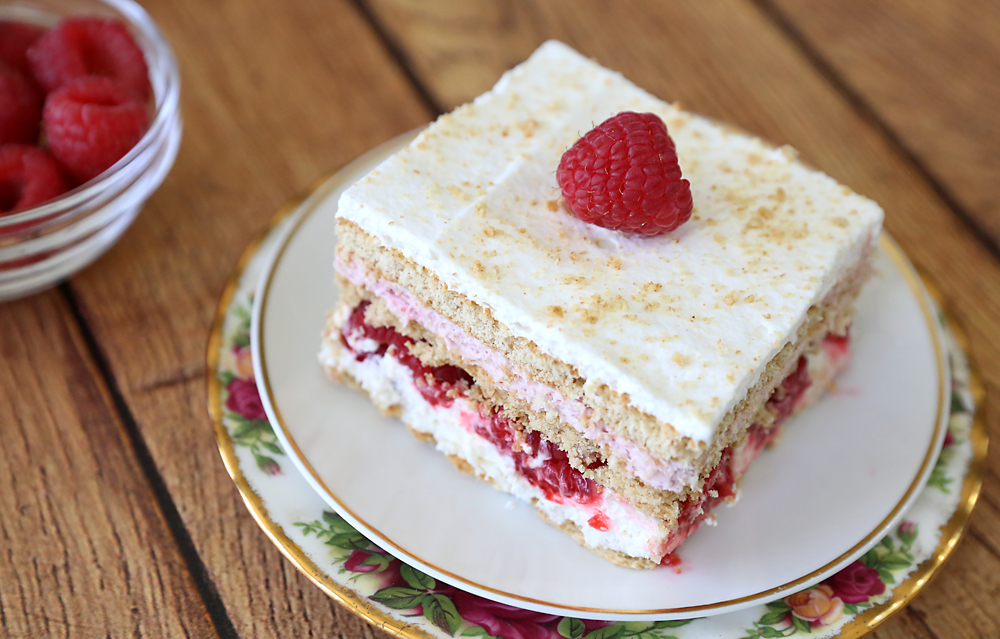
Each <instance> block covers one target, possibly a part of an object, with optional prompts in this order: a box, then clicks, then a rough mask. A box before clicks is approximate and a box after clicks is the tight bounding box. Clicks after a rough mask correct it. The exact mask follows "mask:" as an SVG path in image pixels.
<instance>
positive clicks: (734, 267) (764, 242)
mask: <svg viewBox="0 0 1000 639" xmlns="http://www.w3.org/2000/svg"><path fill="white" fill-rule="evenodd" d="M624 110H634V111H648V112H653V113H656V114H658V115H660V116H661V117H662V118H663V119H664V120H665V121H666V123H667V126H668V128H669V130H670V133H671V135H672V137H673V139H674V141H675V142H676V145H677V150H678V156H679V160H680V164H681V168H682V170H683V173H684V176H685V177H686V178H687V179H688V180H690V182H691V189H692V193H693V196H694V206H695V208H694V215H693V217H692V219H691V220H690V221H689V222H688V223H686V224H685V225H683V226H682V227H681V228H680V229H678V230H677V231H675V232H673V233H670V234H667V235H663V236H659V237H655V238H636V237H631V236H626V235H623V234H621V233H618V232H616V231H609V230H606V229H602V228H599V227H596V226H592V225H589V224H585V223H583V222H581V221H579V220H577V219H576V218H574V217H572V216H570V215H569V214H568V213H566V212H565V211H564V210H563V209H562V208H561V206H560V204H559V200H560V196H559V188H558V185H557V184H556V181H555V169H556V167H557V165H558V163H559V158H560V157H561V155H562V153H563V152H564V151H565V149H567V148H568V147H569V146H570V145H571V144H572V143H573V142H574V141H575V140H576V139H577V138H578V137H579V136H580V135H581V134H582V133H584V132H586V131H587V130H589V129H590V128H591V127H592V126H594V125H595V124H597V123H599V122H601V121H603V120H604V119H606V118H607V117H609V116H611V115H613V114H615V113H617V112H620V111H624ZM338 215H339V216H340V217H343V218H345V219H348V220H351V221H352V222H354V223H355V224H357V225H359V226H360V227H361V228H362V229H363V230H365V231H366V232H368V233H369V234H371V235H373V236H374V237H376V238H377V239H378V240H379V241H380V242H381V243H383V244H384V245H386V246H388V247H391V248H395V249H398V250H399V251H401V252H402V253H403V255H405V256H406V257H407V258H409V259H411V260H413V261H415V262H416V263H418V264H420V265H422V266H424V267H426V268H428V269H430V270H431V271H432V272H434V273H435V275H437V277H438V278H440V279H441V281H443V282H444V283H445V284H446V285H447V286H448V287H449V288H450V289H452V290H455V291H456V292H459V293H461V294H463V295H465V296H467V297H469V298H470V299H472V300H474V301H475V302H477V303H478V304H480V305H482V306H484V307H486V308H488V309H490V311H491V312H492V314H493V316H494V317H495V318H496V319H497V320H498V321H500V322H501V323H503V324H504V325H506V326H507V327H508V328H509V329H511V330H512V331H513V332H515V333H516V334H518V335H521V336H524V337H526V338H528V339H530V340H532V341H534V342H535V343H536V344H537V345H538V346H539V347H540V348H541V349H542V350H543V351H544V352H547V353H548V354H550V355H552V356H553V357H556V358H558V359H560V360H563V361H565V362H567V363H569V364H572V365H573V366H575V367H576V368H577V369H578V370H579V371H580V374H581V375H582V376H583V377H586V378H587V379H588V380H589V383H592V384H606V385H607V386H609V387H610V388H611V389H613V390H615V391H617V392H619V393H622V394H628V396H629V397H630V400H631V402H632V404H633V405H634V406H636V407H637V408H638V409H639V410H642V411H644V412H646V413H648V414H650V415H653V416H654V417H656V418H658V419H659V420H661V421H664V422H667V423H669V424H671V425H672V426H673V427H674V428H675V429H676V430H677V431H678V432H679V433H680V434H682V435H685V436H688V437H691V438H693V439H696V440H701V441H711V440H712V439H713V438H714V437H715V436H717V434H718V433H717V431H718V429H719V425H720V423H721V421H722V419H723V418H724V416H725V415H726V414H727V413H728V412H729V411H730V410H731V409H732V408H733V406H734V405H735V404H736V403H737V402H739V401H740V400H741V399H743V397H745V396H746V393H747V389H749V388H750V387H751V386H752V385H754V384H755V383H756V381H757V380H758V378H759V376H760V374H761V372H762V371H763V369H764V367H765V366H766V365H767V363H768V362H769V361H770V360H771V358H772V357H773V356H774V354H775V353H777V352H778V350H780V349H781V348H782V347H783V346H784V344H785V343H787V342H788V341H789V340H790V339H791V338H792V337H793V336H794V334H795V331H796V329H797V328H798V326H799V325H800V323H801V322H802V321H803V320H804V318H805V313H806V311H807V310H808V308H809V307H810V306H811V305H812V304H814V303H816V302H818V301H819V300H820V299H822V297H823V296H824V295H825V294H826V292H827V291H828V290H830V288H832V286H833V285H834V284H835V283H836V282H837V280H838V279H839V278H840V276H841V275H842V273H843V272H844V271H845V269H847V268H849V267H850V265H851V264H853V263H854V262H855V261H856V260H857V259H858V257H859V256H860V255H861V254H862V252H863V251H864V250H865V247H866V246H871V245H872V244H873V242H874V240H875V238H876V236H877V235H878V232H879V229H880V226H881V221H882V211H881V209H880V208H879V207H878V205H876V204H875V203H874V202H871V201H870V200H868V199H866V198H864V197H861V196H859V195H857V194H854V193H852V192H851V191H849V190H848V189H846V188H845V187H842V186H840V185H839V184H837V183H836V182H835V181H834V180H833V179H831V178H829V177H827V176H825V175H823V174H822V173H819V172H818V171H813V170H810V169H807V168H806V167H805V166H803V165H802V164H801V163H799V162H797V161H796V160H795V158H794V155H793V154H792V153H790V152H786V151H784V150H775V149H773V148H771V147H768V146H767V145H765V144H764V143H763V142H761V141H760V140H758V139H756V138H753V137H750V136H747V135H743V134H740V133H737V132H734V131H732V130H731V129H729V128H727V127H725V126H722V125H719V124H716V123H714V122H711V121H709V120H707V119H705V118H701V117H698V116H694V115H691V114H688V113H685V112H683V111H680V110H679V109H677V108H675V107H673V106H671V105H668V104H666V103H664V102H662V101H660V100H658V99H656V98H654V97H652V96H651V95H649V94H648V93H646V92H644V91H642V90H641V89H639V88H638V87H636V86H635V85H633V84H631V83H630V82H628V81H627V80H625V79H624V78H623V77H622V76H620V75H619V74H617V73H614V72H611V71H608V70H606V69H604V68H602V67H600V66H598V65H597V64H595V63H593V62H591V61H589V60H587V59H586V58H584V57H582V56H580V55H579V54H577V53H576V52H574V51H572V50H571V49H569V48H568V47H566V46H565V45H562V44H559V43H556V42H549V43H546V44H545V45H543V46H542V47H541V48H540V49H539V50H538V51H536V52H535V54H534V55H532V57H531V58H530V59H529V60H528V61H527V62H525V63H524V64H522V65H520V66H518V67H517V68H515V69H513V70H512V71H510V72H508V73H507V74H505V75H504V76H503V78H501V80H500V81H499V82H498V83H497V85H496V86H495V87H494V89H493V90H492V91H490V92H488V93H486V94H484V95H483V96H481V97H479V98H478V99H476V100H475V101H474V102H473V103H471V104H468V105H465V106H463V107H461V108H459V109H458V110H456V111H455V112H454V113H452V114H450V115H446V116H442V117H441V118H439V119H438V121H437V122H435V123H434V124H433V125H431V126H430V127H429V128H428V129H427V130H426V131H424V132H423V133H422V134H421V135H420V136H418V137H417V138H416V139H415V140H414V141H413V143H412V144H410V145H409V146H408V147H407V148H406V149H404V150H402V151H400V152H399V153H397V154H395V155H393V156H392V157H391V158H389V159H388V160H386V161H385V162H384V163H382V164H381V165H380V166H379V167H378V168H376V169H375V170H374V171H372V172H371V173H370V174H369V175H368V176H367V177H365V178H364V179H362V180H361V181H360V182H358V183H357V184H355V185H354V186H352V187H351V188H350V189H348V190H347V191H346V192H345V193H344V195H343V196H342V198H341V200H340V203H339V211H338Z"/></svg>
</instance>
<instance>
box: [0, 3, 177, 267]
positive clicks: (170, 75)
mask: <svg viewBox="0 0 1000 639" xmlns="http://www.w3.org/2000/svg"><path fill="white" fill-rule="evenodd" d="M95 2H96V3H98V4H103V5H106V6H107V7H108V8H110V9H112V10H113V11H114V12H115V13H117V14H118V15H119V16H120V17H121V18H123V19H124V20H125V21H126V22H127V23H128V26H129V29H130V31H132V33H133V35H134V36H136V40H137V43H138V44H139V47H140V48H141V49H142V51H143V54H144V55H145V57H146V64H147V66H148V67H149V81H150V85H151V86H152V88H153V93H154V98H155V102H154V108H155V111H154V114H153V119H152V121H151V122H150V125H149V129H147V130H146V133H145V134H143V136H142V138H141V139H140V140H139V142H138V143H136V145H135V146H134V147H132V149H130V150H129V152H128V153H126V154H125V155H124V156H123V157H122V158H121V159H120V160H118V161H117V162H115V163H114V164H113V165H111V167H110V168H108V169H107V170H105V171H104V172H103V173H101V174H100V175H98V176H97V177H96V178H94V179H92V180H90V181H89V182H86V183H85V184H82V185H80V186H78V187H76V188H75V189H73V190H71V191H69V192H67V193H64V194H63V195H61V196H59V197H58V198H56V199H54V200H52V201H51V202H49V203H47V204H43V205H42V206H38V207H35V208H32V209H28V210H27V211H21V212H20V213H14V214H11V215H4V216H0V233H2V232H3V231H4V229H6V228H8V227H12V226H14V227H20V226H22V225H23V226H24V228H17V229H16V230H12V231H10V232H9V236H13V237H17V236H21V235H25V236H26V237H25V238H24V240H25V241H29V240H30V239H31V238H32V237H34V236H36V235H37V234H38V233H39V232H43V233H44V232H45V231H46V230H48V229H52V228H62V227H64V226H66V224H67V223H70V222H72V221H73V220H75V219H76V218H78V217H85V216H87V215H89V214H90V213H93V212H94V211H93V210H91V209H89V208H87V207H86V205H87V204H88V203H89V202H91V201H92V200H95V199H100V196H101V194H102V193H107V192H108V191H109V190H111V191H113V190H119V191H120V190H124V189H125V188H126V187H127V186H128V185H129V184H131V183H132V182H134V181H135V179H136V176H135V175H134V174H133V173H132V172H131V171H127V170H125V169H126V168H127V167H129V166H131V165H132V163H133V161H135V160H136V159H137V158H139V157H140V156H141V155H143V154H144V153H146V152H147V151H148V150H149V149H150V147H151V146H153V145H154V144H157V143H159V142H160V138H162V134H161V132H162V131H163V129H165V128H167V127H168V126H172V125H173V124H172V121H173V120H174V119H176V118H177V111H178V107H179V102H180V71H179V69H178V66H177V59H176V58H175V56H174V51H173V49H172V48H171V47H170V44H169V43H168V42H167V39H166V38H165V37H164V36H163V33H162V32H161V31H160V29H159V27H158V26H156V23H155V22H153V19H152V18H151V17H150V16H149V14H148V13H146V10H145V9H143V8H142V7H141V6H139V5H138V4H136V3H135V2H133V1H132V0H95ZM67 15H71V14H67ZM81 15H82V14H81ZM160 85H162V89H161V90H160V91H157V88H158V86H160ZM105 204H106V202H105ZM0 250H2V247H0Z"/></svg>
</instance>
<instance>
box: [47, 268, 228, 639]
mask: <svg viewBox="0 0 1000 639" xmlns="http://www.w3.org/2000/svg"><path fill="white" fill-rule="evenodd" d="M59 291H60V293H62V295H63V297H64V298H65V299H66V303H67V305H68V306H69V309H70V314H71V315H72V317H73V320H74V321H75V322H76V324H77V326H78V327H79V329H80V335H81V336H82V337H83V341H84V344H85V346H86V348H87V354H88V355H90V357H91V359H92V360H93V361H94V364H95V366H96V367H97V371H98V373H99V374H100V378H101V381H102V382H103V383H104V385H105V387H106V388H107V389H108V394H109V395H110V396H111V400H112V402H113V404H114V408H115V411H116V412H117V413H118V416H119V417H120V418H121V420H122V424H123V425H124V427H125V432H126V433H127V434H128V439H129V444H131V446H132V450H133V451H134V452H135V455H136V459H138V462H139V466H140V467H141V468H142V471H143V475H145V478H146V481H147V482H148V483H149V487H150V490H152V492H153V495H154V496H155V498H156V503H157V506H158V507H159V509H160V513H161V515H162V516H163V519H164V521H165V522H166V524H167V529H168V530H169V531H170V534H171V535H172V536H173V539H174V543H175V544H177V550H178V552H179V553H180V555H181V557H182V558H183V559H184V563H185V565H186V567H187V570H188V573H190V575H191V579H192V580H193V581H194V583H195V586H196V587H197V588H198V595H199V596H200V597H201V599H202V601H203V602H204V604H205V609H206V610H207V611H208V617H209V620H210V621H211V622H212V626H213V627H214V628H215V631H216V633H217V634H218V636H219V638H220V639H239V635H238V634H237V632H236V628H235V626H233V622H232V620H230V618H229V613H228V612H227V611H226V607H225V605H223V603H222V598H221V597H220V596H219V593H218V592H217V590H216V588H215V584H214V583H213V582H212V579H211V577H210V576H209V574H208V570H207V569H206V568H205V564H204V562H203V561H202V560H201V556H200V555H198V552H197V550H196V549H195V546H194V542H193V541H192V539H191V535H190V533H189V532H188V530H187V527H186V526H185V525H184V521H183V519H181V516H180V512H179V511H178V510H177V506H176V505H175V504H174V500H173V497H171V495H170V492H169V491H168V490H167V485H166V483H165V482H164V481H163V477H162V476H161V475H160V472H159V470H158V469H157V467H156V462H155V461H154V460H153V456H152V455H151V454H150V453H149V447H147V446H146V442H145V440H143V438H142V434H141V433H140V432H139V427H138V425H137V424H136V421H135V417H134V416H133V415H132V411H131V410H130V409H129V407H128V404H126V403H125V399H124V397H123V396H122V394H121V390H120V389H119V388H118V383H117V381H116V380H115V377H114V375H113V374H112V373H111V367H110V366H109V365H108V361H107V359H106V358H105V357H104V353H103V351H102V350H101V347H100V345H99V344H98V343H97V339H96V338H95V336H94V333H93V331H91V329H90V326H89V324H88V323H87V320H86V318H85V317H84V314H83V312H82V310H81V308H80V304H79V302H78V300H77V297H76V294H75V293H74V292H73V289H72V286H71V285H70V284H69V283H66V282H64V283H62V284H60V285H59Z"/></svg>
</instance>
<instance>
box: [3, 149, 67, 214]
mask: <svg viewBox="0 0 1000 639" xmlns="http://www.w3.org/2000/svg"><path fill="white" fill-rule="evenodd" d="M65 192H66V183H65V182H63V179H62V176H61V175H60V174H59V167H58V166H57V165H56V162H55V160H53V159H52V158H51V157H50V156H49V154H48V153H46V152H45V151H43V150H41V149H39V148H37V147H33V146H27V145H24V144H6V145H4V146H0V215H3V214H7V213H19V212H21V211H25V210H27V209H30V208H34V207H36V206H39V205H41V204H44V203H45V202H48V201H49V200H51V199H53V198H56V197H59V196H60V195H62V194H63V193H65Z"/></svg>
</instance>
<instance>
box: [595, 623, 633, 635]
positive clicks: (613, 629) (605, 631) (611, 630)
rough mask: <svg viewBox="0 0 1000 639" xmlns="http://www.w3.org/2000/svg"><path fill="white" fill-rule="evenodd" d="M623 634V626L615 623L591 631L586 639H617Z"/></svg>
mask: <svg viewBox="0 0 1000 639" xmlns="http://www.w3.org/2000/svg"><path fill="white" fill-rule="evenodd" d="M624 634H625V626H624V625H622V624H620V623H616V624H614V625H611V626H605V627H603V628H598V629H596V630H591V631H590V632H589V633H587V635H586V639H619V637H621V636H623V635H624Z"/></svg>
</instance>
